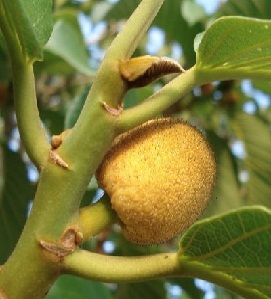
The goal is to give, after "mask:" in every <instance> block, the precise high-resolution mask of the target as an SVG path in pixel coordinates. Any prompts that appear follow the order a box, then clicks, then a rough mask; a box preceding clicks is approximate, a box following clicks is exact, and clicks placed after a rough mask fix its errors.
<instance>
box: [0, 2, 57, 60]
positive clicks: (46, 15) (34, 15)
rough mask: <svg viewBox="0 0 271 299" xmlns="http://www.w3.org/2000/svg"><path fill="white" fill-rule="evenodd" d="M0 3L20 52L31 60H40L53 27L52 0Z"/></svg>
mask: <svg viewBox="0 0 271 299" xmlns="http://www.w3.org/2000/svg"><path fill="white" fill-rule="evenodd" d="M2 1H3V8H4V10H5V15H6V19H7V21H8V24H9V27H10V28H11V30H12V31H13V35H15V34H16V37H17V39H18V42H19V44H20V47H21V49H22V51H23V52H24V53H26V55H27V56H28V57H30V58H32V59H33V60H35V59H41V57H42V48H43V46H44V45H45V44H46V42H47V41H48V39H49V37H50V34H51V31H52V27H53V20H52V0H12V1H10V0H2ZM10 50H11V49H10Z"/></svg>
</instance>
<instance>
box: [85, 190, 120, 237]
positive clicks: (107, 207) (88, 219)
mask: <svg viewBox="0 0 271 299" xmlns="http://www.w3.org/2000/svg"><path fill="white" fill-rule="evenodd" d="M116 221H117V215H116V213H115V211H114V210H113V209H112V207H111V203H110V200H109V198H108V196H107V195H104V196H103V198H101V199H100V200H99V201H98V202H97V203H95V204H91V205H90V206H87V207H84V208H82V209H80V211H79V227H80V231H81V232H82V234H83V241H87V240H89V239H91V238H92V237H94V236H96V235H97V234H98V233H100V232H101V231H102V230H104V229H105V228H107V227H108V226H110V225H111V224H114V223H115V222H116Z"/></svg>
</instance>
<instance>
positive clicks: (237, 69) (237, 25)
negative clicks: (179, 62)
mask: <svg viewBox="0 0 271 299" xmlns="http://www.w3.org/2000/svg"><path fill="white" fill-rule="evenodd" d="M270 58H271V21H267V20H259V19H251V18H244V17H223V18H220V19H218V20H217V21H215V22H214V23H213V24H212V25H211V26H210V27H209V28H208V29H207V31H206V32H205V34H204V35H203V37H202V40H201V43H200V45H199V48H198V51H197V63H196V66H197V69H198V71H199V75H200V72H203V74H202V75H204V74H205V75H206V73H208V71H210V72H213V74H214V75H215V76H217V77H219V76H222V77H223V78H227V77H231V78H259V79H267V78H268V79H269V78H271V63H270V61H271V60H270Z"/></svg>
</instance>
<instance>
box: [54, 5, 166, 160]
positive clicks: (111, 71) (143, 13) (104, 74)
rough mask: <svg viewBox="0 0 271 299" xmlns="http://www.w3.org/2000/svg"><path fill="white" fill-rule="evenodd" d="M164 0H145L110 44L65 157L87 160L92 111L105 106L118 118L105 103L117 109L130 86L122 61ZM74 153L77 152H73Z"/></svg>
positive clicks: (129, 54)
mask: <svg viewBox="0 0 271 299" xmlns="http://www.w3.org/2000/svg"><path fill="white" fill-rule="evenodd" d="M163 1H164V0H157V1H149V0H143V1H142V2H141V3H140V5H139V6H138V8H137V9H136V10H135V12H134V13H133V14H132V16H131V17H130V19H129V20H128V21H127V23H126V24H125V26H124V28H123V29H122V31H121V32H120V33H119V35H118V36H117V37H116V39H115V40H114V41H113V43H112V45H111V46H110V47H109V49H108V51H107V53H106V55H105V58H104V60H103V62H102V64H101V66H100V68H99V71H98V74H97V76H96V79H95V80H94V82H93V85H92V87H91V90H90V92H89V94H88V97H87V100H86V103H85V105H84V108H83V110H82V112H81V115H80V117H79V119H78V121H77V123H76V124H75V127H74V129H73V130H72V132H71V134H69V136H68V137H67V139H66V140H65V142H64V143H63V145H62V147H61V149H60V153H62V154H63V155H64V156H66V157H67V159H68V160H69V159H70V157H71V156H73V159H76V160H80V163H81V162H82V164H85V163H87V162H86V161H87V159H88V151H89V150H88V148H89V144H91V142H92V140H90V139H89V134H88V132H89V130H90V128H91V127H92V125H93V121H94V120H93V119H91V118H90V117H89V111H90V110H92V109H99V108H100V110H102V109H103V110H104V111H103V112H104V114H105V115H106V114H107V117H108V118H111V120H112V121H111V124H112V125H113V124H114V121H115V119H116V117H115V116H113V115H110V113H109V112H107V111H105V109H104V105H103V103H106V104H107V105H108V106H111V107H113V108H115V109H118V108H119V106H120V105H121V103H122V101H123V97H124V95H125V93H126V91H127V86H126V84H125V82H124V81H123V79H122V78H121V76H120V71H119V60H121V59H127V58H129V57H130V56H131V54H132V53H133V52H134V50H135V48H136V47H137V46H138V43H139V41H140V39H141V38H142V36H143V35H144V34H145V33H146V31H147V29H148V28H149V26H150V24H151V22H152V20H153V19H154V17H155V16H156V14H157V12H158V11H159V8H160V6H161V5H162V3H163ZM101 112H102V111H101ZM115 134H116V132H115ZM78 144H80V147H78ZM75 152H76V153H77V155H74V153H75ZM77 158H78V159H77Z"/></svg>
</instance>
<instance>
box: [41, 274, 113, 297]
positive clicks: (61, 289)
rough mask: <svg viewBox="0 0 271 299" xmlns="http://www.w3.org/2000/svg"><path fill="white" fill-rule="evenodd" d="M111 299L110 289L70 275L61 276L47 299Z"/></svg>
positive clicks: (98, 283)
mask: <svg viewBox="0 0 271 299" xmlns="http://www.w3.org/2000/svg"><path fill="white" fill-rule="evenodd" d="M62 298H65V299H82V298H84V299H96V298H102V299H110V298H111V296H110V292H109V290H108V288H107V287H106V286H105V285H104V284H102V283H100V282H93V281H88V280H85V279H82V278H79V277H73V276H70V275H63V276H61V277H60V278H59V279H58V280H57V281H56V282H55V284H54V285H53V287H52V289H51V290H50V292H49V293H48V295H47V296H46V299H62Z"/></svg>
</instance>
